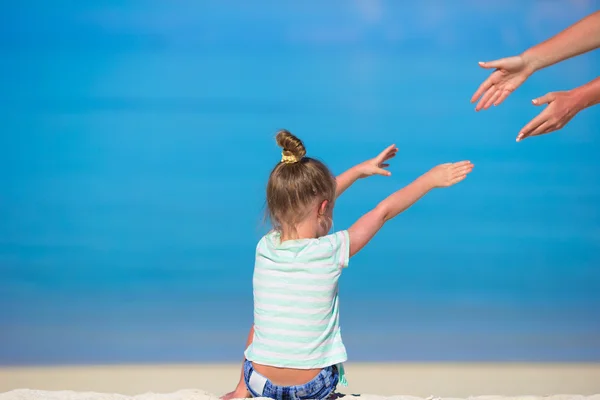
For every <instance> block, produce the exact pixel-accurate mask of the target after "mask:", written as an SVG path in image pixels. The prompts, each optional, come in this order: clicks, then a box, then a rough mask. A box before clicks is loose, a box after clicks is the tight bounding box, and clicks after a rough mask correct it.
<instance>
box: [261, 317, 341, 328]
mask: <svg viewBox="0 0 600 400" xmlns="http://www.w3.org/2000/svg"><path fill="white" fill-rule="evenodd" d="M254 319H255V321H254V323H255V325H256V326H258V327H259V329H261V328H262V329H270V328H272V329H289V330H292V331H293V330H295V331H299V332H322V331H324V330H326V329H329V328H328V327H329V326H330V325H329V324H328V323H327V324H322V325H321V324H320V325H307V324H303V323H302V321H298V323H297V324H295V323H288V322H274V321H266V320H262V319H261V318H260V316H258V315H255V317H254Z"/></svg>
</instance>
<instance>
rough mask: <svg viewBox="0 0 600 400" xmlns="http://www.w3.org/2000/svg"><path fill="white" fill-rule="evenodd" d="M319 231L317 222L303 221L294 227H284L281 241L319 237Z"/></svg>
mask: <svg viewBox="0 0 600 400" xmlns="http://www.w3.org/2000/svg"><path fill="white" fill-rule="evenodd" d="M317 232H318V227H317V223H316V222H313V221H302V222H300V223H299V224H298V225H296V226H295V227H294V228H291V229H290V228H288V229H282V230H281V239H280V241H281V242H282V243H283V242H285V241H286V240H298V239H315V238H317V237H318V234H317Z"/></svg>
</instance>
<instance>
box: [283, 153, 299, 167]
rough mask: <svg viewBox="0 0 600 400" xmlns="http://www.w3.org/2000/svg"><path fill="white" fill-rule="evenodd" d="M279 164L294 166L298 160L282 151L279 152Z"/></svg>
mask: <svg viewBox="0 0 600 400" xmlns="http://www.w3.org/2000/svg"><path fill="white" fill-rule="evenodd" d="M281 162H282V163H285V164H294V163H297V162H298V158H297V157H296V156H295V155H293V154H290V155H286V154H285V151H282V152H281Z"/></svg>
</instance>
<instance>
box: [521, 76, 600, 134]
mask: <svg viewBox="0 0 600 400" xmlns="http://www.w3.org/2000/svg"><path fill="white" fill-rule="evenodd" d="M532 102H533V104H535V105H536V106H539V105H542V104H548V106H547V107H546V108H545V109H544V110H543V111H542V112H541V113H540V114H538V116H537V117H535V118H534V119H532V120H531V121H530V122H529V123H528V124H527V125H525V126H524V127H523V129H521V131H520V132H519V134H518V136H517V142H519V141H521V140H523V139H525V138H528V137H530V136H539V135H544V134H546V133H550V132H554V131H557V130H559V129H562V128H563V127H564V126H565V125H566V124H567V123H568V122H569V121H570V120H571V119H572V118H573V117H574V116H575V115H577V113H579V112H580V111H582V110H584V109H586V108H588V107H591V106H593V105H596V104H598V103H600V77H598V78H596V79H594V80H593V81H591V82H588V83H586V84H585V85H583V86H580V87H578V88H575V89H572V90H568V91H564V92H551V93H548V94H545V95H544V96H542V97H539V98H537V99H534V100H533V101H532Z"/></svg>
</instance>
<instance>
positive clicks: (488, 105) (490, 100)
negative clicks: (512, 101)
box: [483, 90, 502, 110]
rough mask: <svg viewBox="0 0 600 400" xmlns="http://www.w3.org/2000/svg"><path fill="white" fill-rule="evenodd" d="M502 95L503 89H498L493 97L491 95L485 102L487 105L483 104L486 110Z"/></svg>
mask: <svg viewBox="0 0 600 400" xmlns="http://www.w3.org/2000/svg"><path fill="white" fill-rule="evenodd" d="M500 96H502V90H496V92H495V93H494V94H493V95H492V97H490V98H489V100H488V101H486V102H485V105H484V106H483V108H484V110H487V109H488V108H490V107H491V106H492V104H494V103H495V102H496V100H497V99H498V98H499V97H500Z"/></svg>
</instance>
